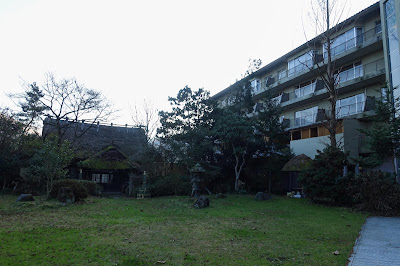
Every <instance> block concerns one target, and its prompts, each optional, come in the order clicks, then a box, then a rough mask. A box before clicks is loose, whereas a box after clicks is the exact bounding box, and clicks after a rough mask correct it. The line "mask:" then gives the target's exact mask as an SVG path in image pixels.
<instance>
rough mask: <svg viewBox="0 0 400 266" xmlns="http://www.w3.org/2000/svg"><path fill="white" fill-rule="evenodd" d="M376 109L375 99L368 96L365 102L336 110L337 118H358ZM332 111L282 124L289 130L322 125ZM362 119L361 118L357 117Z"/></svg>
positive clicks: (320, 110) (285, 120) (320, 112)
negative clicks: (359, 115)
mask: <svg viewBox="0 0 400 266" xmlns="http://www.w3.org/2000/svg"><path fill="white" fill-rule="evenodd" d="M374 108H375V97H371V96H367V97H366V99H365V100H363V101H358V102H354V103H350V104H345V105H342V106H340V107H338V108H337V109H336V118H337V119H343V118H345V117H348V116H356V115H357V114H361V113H364V112H368V111H372V110H374ZM329 114H330V110H324V109H318V112H317V113H313V114H309V115H305V116H301V117H297V118H295V119H283V121H282V124H283V125H284V126H285V127H286V129H287V130H293V129H297V128H302V127H307V126H310V125H321V124H323V122H324V121H326V119H327V117H328V116H329ZM356 118H360V117H358V116H357V117H356Z"/></svg>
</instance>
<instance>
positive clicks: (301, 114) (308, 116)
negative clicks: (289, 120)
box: [295, 106, 318, 126]
mask: <svg viewBox="0 0 400 266" xmlns="http://www.w3.org/2000/svg"><path fill="white" fill-rule="evenodd" d="M317 113H318V106H314V107H311V108H308V109H305V110H301V111H298V112H296V113H295V126H306V125H310V124H313V123H315V120H316V118H317Z"/></svg>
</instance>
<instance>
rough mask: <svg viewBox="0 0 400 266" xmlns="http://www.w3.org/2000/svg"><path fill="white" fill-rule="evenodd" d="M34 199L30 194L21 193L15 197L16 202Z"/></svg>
mask: <svg viewBox="0 0 400 266" xmlns="http://www.w3.org/2000/svg"><path fill="white" fill-rule="evenodd" d="M34 200H35V199H34V198H33V196H32V194H21V195H19V197H18V198H17V202H20V201H34Z"/></svg>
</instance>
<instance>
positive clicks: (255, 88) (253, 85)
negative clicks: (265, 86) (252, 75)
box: [250, 79, 261, 93]
mask: <svg viewBox="0 0 400 266" xmlns="http://www.w3.org/2000/svg"><path fill="white" fill-rule="evenodd" d="M250 85H251V88H252V91H253V92H254V93H255V92H259V91H260V89H261V82H260V80H259V79H255V80H253V81H252V82H251V83H250Z"/></svg>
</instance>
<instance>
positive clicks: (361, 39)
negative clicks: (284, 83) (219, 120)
mask: <svg viewBox="0 0 400 266" xmlns="http://www.w3.org/2000/svg"><path fill="white" fill-rule="evenodd" d="M378 36H381V32H378V33H376V29H375V28H374V29H371V30H369V31H366V32H363V33H362V34H359V35H357V36H356V37H354V38H353V39H351V40H348V41H346V42H344V43H341V44H339V45H337V46H333V47H331V51H333V53H332V55H334V56H335V55H339V54H340V53H341V52H339V51H342V50H343V52H344V51H346V50H348V49H350V48H353V47H356V46H357V45H359V44H362V43H366V42H368V41H369V40H372V39H374V38H377V37H378ZM326 54H327V53H326V51H325V53H324V55H322V54H314V56H313V58H312V59H310V60H308V61H305V62H304V63H303V64H300V65H298V66H296V67H294V68H291V69H289V70H285V71H282V72H280V73H279V74H278V75H276V76H272V77H270V78H269V80H268V81H267V82H265V81H263V82H262V83H261V89H260V90H259V91H258V92H256V94H257V93H260V92H262V91H265V90H267V89H268V88H270V87H271V86H274V84H276V83H278V82H279V81H280V80H282V79H285V78H290V77H291V76H293V75H294V74H297V73H300V72H302V71H304V70H307V69H309V68H312V67H313V66H314V64H316V63H319V62H321V61H322V60H323V58H322V57H324V58H326Z"/></svg>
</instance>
